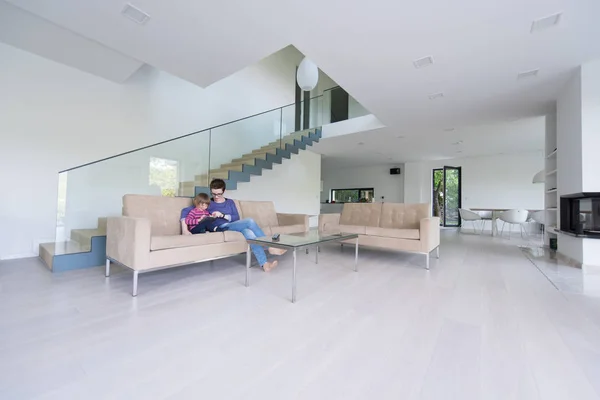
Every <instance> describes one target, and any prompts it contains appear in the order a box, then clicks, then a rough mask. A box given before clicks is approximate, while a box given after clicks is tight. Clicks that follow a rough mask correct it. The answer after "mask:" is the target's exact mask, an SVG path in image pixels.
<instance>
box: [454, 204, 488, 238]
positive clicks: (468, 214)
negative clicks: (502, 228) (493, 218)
mask: <svg viewBox="0 0 600 400" xmlns="http://www.w3.org/2000/svg"><path fill="white" fill-rule="evenodd" d="M458 212H459V213H460V218H461V219H462V220H463V221H465V222H471V224H472V225H473V233H477V231H476V230H475V221H481V215H479V214H477V213H476V212H474V211H471V210H467V209H465V208H459V209H458ZM482 222H483V221H482ZM460 230H461V232H462V224H461V229H460ZM481 230H482V231H483V226H482V228H481Z"/></svg>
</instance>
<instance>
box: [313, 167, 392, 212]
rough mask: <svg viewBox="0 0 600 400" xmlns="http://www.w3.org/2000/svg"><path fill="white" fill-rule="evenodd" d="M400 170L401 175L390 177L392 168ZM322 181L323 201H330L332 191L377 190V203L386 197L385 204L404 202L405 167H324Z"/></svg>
mask: <svg viewBox="0 0 600 400" xmlns="http://www.w3.org/2000/svg"><path fill="white" fill-rule="evenodd" d="M396 167H398V168H400V170H401V174H400V175H390V168H396ZM321 179H322V180H323V191H322V192H321V201H325V200H328V199H329V194H330V192H331V190H332V189H359V188H373V189H375V201H377V202H381V197H382V196H384V197H385V199H384V201H385V202H388V203H403V202H404V165H403V164H385V165H373V166H368V167H349V168H348V167H345V168H335V167H334V168H330V167H327V164H325V165H323V168H322V175H321Z"/></svg>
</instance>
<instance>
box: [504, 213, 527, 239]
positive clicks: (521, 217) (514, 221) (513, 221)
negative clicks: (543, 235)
mask: <svg viewBox="0 0 600 400" xmlns="http://www.w3.org/2000/svg"><path fill="white" fill-rule="evenodd" d="M528 216H529V211H527V210H508V211H504V212H503V213H502V214H500V216H499V217H498V219H500V221H502V230H501V231H500V237H502V234H503V233H504V226H505V225H506V224H509V229H508V238H509V239H510V227H512V226H513V225H519V227H520V230H521V237H523V232H525V235H526V236H527V230H525V228H524V227H523V224H524V223H525V222H527V217H528Z"/></svg>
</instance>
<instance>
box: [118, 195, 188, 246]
mask: <svg viewBox="0 0 600 400" xmlns="http://www.w3.org/2000/svg"><path fill="white" fill-rule="evenodd" d="M191 205H192V200H191V199H190V198H187V197H165V196H146V195H139V194H126V195H125V196H123V216H125V217H134V218H147V219H149V220H150V230H151V234H152V236H167V235H179V234H181V224H180V222H179V217H180V216H181V209H182V208H185V207H189V206H191Z"/></svg>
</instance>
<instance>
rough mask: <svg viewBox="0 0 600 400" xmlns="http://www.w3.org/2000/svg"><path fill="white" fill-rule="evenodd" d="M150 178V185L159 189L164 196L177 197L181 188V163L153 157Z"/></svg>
mask: <svg viewBox="0 0 600 400" xmlns="http://www.w3.org/2000/svg"><path fill="white" fill-rule="evenodd" d="M148 176H149V182H148V184H149V185H150V186H154V187H156V188H159V189H160V194H161V195H162V196H168V197H175V196H177V189H178V188H179V163H178V162H177V161H173V160H166V159H164V158H158V157H151V158H150V171H149V174H148ZM157 194H158V193H157Z"/></svg>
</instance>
